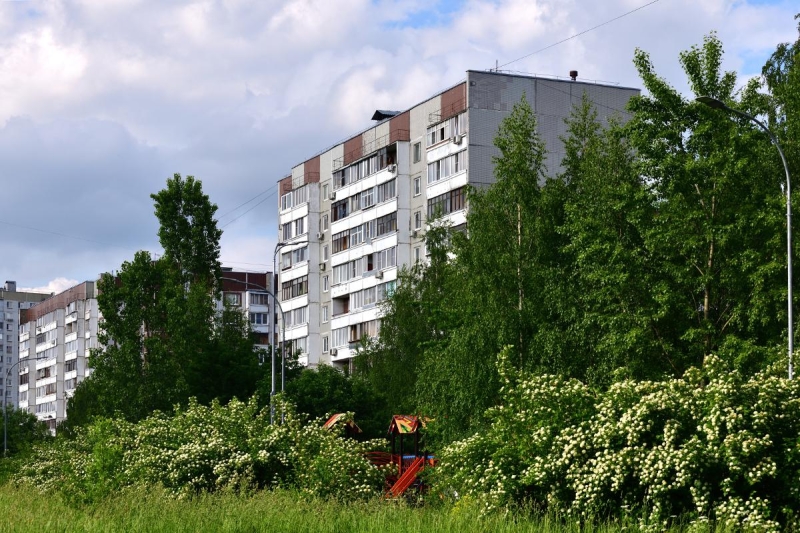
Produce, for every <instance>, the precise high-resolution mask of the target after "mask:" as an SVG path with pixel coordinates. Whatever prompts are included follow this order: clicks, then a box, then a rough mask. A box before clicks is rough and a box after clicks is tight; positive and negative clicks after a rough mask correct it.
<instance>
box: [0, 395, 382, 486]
mask: <svg viewBox="0 0 800 533" xmlns="http://www.w3.org/2000/svg"><path fill="white" fill-rule="evenodd" d="M277 409H278V411H277V412H278V413H281V412H284V413H285V421H284V422H283V423H280V424H275V425H270V423H269V419H270V414H269V409H268V408H266V409H262V410H259V408H258V406H257V402H256V400H255V399H252V400H250V401H249V402H248V403H243V402H240V401H238V400H232V401H231V402H230V403H228V405H225V406H222V405H220V404H219V403H218V402H213V403H212V404H211V405H210V406H203V405H200V404H198V403H197V401H195V400H190V402H189V405H188V406H187V407H186V408H184V409H181V408H176V414H175V415H174V416H166V415H164V414H161V413H154V414H153V415H151V416H150V417H148V418H146V419H144V420H142V421H141V422H139V423H137V424H131V423H128V422H125V421H123V420H108V419H101V420H98V421H96V422H94V423H93V424H91V425H89V426H87V427H85V428H79V429H77V430H76V434H75V436H74V438H72V439H69V440H68V439H58V440H57V442H55V443H54V444H52V445H49V446H46V445H44V446H40V447H38V448H36V449H35V450H34V453H33V455H32V457H31V458H30V460H28V461H27V462H26V463H25V465H24V466H23V468H22V469H21V470H20V473H19V474H18V475H17V476H16V480H17V481H18V482H29V483H31V484H33V485H35V486H38V487H40V488H41V489H42V490H44V491H60V492H62V493H64V494H65V495H66V496H67V497H68V498H69V499H71V500H77V501H81V502H93V501H97V500H99V499H101V498H103V497H105V496H106V495H108V494H110V493H111V492H113V491H115V490H118V489H120V488H122V487H125V486H131V485H137V484H149V485H152V484H158V485H163V486H164V487H165V488H167V489H168V490H169V491H171V492H172V493H173V494H176V495H192V494H196V493H199V492H210V491H216V490H219V489H233V490H236V491H250V490H257V489H264V488H273V487H279V486H285V487H293V488H297V489H299V490H301V491H303V492H305V493H306V494H310V495H320V496H333V497H337V498H341V499H348V500H354V499H362V498H364V497H368V496H371V495H374V494H376V493H377V492H378V491H379V490H380V489H381V487H382V482H383V474H382V473H381V471H380V470H379V469H377V468H375V467H373V466H372V465H371V464H370V463H369V462H368V461H367V460H366V459H365V457H364V452H366V451H368V450H372V449H380V448H382V447H383V443H382V442H380V441H369V442H363V443H358V442H355V441H353V440H351V439H345V438H342V437H341V436H340V435H338V434H336V433H332V432H330V431H328V430H325V429H323V428H322V427H321V421H320V420H314V421H312V422H310V423H308V424H306V425H303V424H301V423H300V421H299V419H298V418H297V417H296V416H295V413H294V410H293V409H292V407H291V406H290V405H288V404H285V403H279V405H278V407H277Z"/></svg>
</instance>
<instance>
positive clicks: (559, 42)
mask: <svg viewBox="0 0 800 533" xmlns="http://www.w3.org/2000/svg"><path fill="white" fill-rule="evenodd" d="M659 1H660V0H652V1H651V2H648V3H647V4H644V5H641V6H639V7H637V8H635V9H631V10H630V11H628V12H627V13H623V14H622V15H619V16H617V17H614V18H613V19H609V20H607V21H605V22H603V23H601V24H598V25H597V26H592V27H591V28H589V29H588V30H583V31H582V32H579V33H576V34H575V35H570V36H569V37H567V38H566V39H561V40H560V41H558V42H557V43H553V44H551V45H548V46H545V47H544V48H540V49H539V50H536V51H535V52H531V53H530V54H527V55H524V56H522V57H519V58H517V59H514V60H513V61H509V62H508V63H504V64H502V65H499V66H497V67H495V68H496V69H497V70H499V69H501V68H502V67H506V66H508V65H510V64H512V63H516V62H517V61H522V60H523V59H525V58H528V57H531V56H532V55H534V54H538V53H539V52H544V51H545V50H549V49H550V48H553V47H554V46H558V45H559V44H563V43H565V42H567V41H569V40H571V39H574V38H575V37H580V36H581V35H584V34H586V33H589V32H590V31H593V30H596V29H597V28H602V27H603V26H605V25H607V24H611V23H612V22H614V21H617V20H619V19H621V18H623V17H627V16H628V15H630V14H631V13H635V12H637V11H639V10H640V9H644V8H646V7H648V6H652V5H653V4H655V3H657V2H659Z"/></svg>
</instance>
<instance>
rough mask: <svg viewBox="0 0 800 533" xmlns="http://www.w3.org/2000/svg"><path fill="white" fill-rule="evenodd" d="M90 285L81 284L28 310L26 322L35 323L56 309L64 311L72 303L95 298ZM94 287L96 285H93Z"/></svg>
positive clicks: (86, 283) (87, 283)
mask: <svg viewBox="0 0 800 533" xmlns="http://www.w3.org/2000/svg"><path fill="white" fill-rule="evenodd" d="M89 283H91V282H84V283H81V284H80V285H76V286H74V287H72V288H71V289H67V290H65V291H64V292H62V293H60V294H56V295H55V296H53V297H52V298H48V299H47V300H45V301H43V302H42V303H39V304H36V305H35V306H33V307H31V308H30V309H28V312H27V313H25V314H26V317H25V319H26V320H25V321H26V322H35V321H36V320H37V319H39V318H40V317H43V316H44V315H46V314H47V313H51V312H53V311H55V310H56V309H63V308H65V307H66V306H67V305H68V304H71V303H72V302H75V301H77V300H85V299H86V298H87V297H88V298H94V291H93V290H92V287H89V286H88V285H89ZM92 286H94V283H92Z"/></svg>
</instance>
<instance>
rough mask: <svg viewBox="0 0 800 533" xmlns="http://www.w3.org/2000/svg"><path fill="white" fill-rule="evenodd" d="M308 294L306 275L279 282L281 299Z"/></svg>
mask: <svg viewBox="0 0 800 533" xmlns="http://www.w3.org/2000/svg"><path fill="white" fill-rule="evenodd" d="M304 294H308V276H307V275H306V276H302V277H299V278H296V279H293V280H289V281H284V282H283V284H281V300H291V299H292V298H297V297H298V296H302V295H304Z"/></svg>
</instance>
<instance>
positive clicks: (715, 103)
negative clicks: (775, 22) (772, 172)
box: [697, 96, 794, 379]
mask: <svg viewBox="0 0 800 533" xmlns="http://www.w3.org/2000/svg"><path fill="white" fill-rule="evenodd" d="M697 101H698V102H700V103H701V104H705V105H707V106H708V107H711V108H713V109H719V110H721V111H727V112H729V113H733V114H734V115H739V116H740V117H744V118H746V119H747V120H749V121H751V122H754V123H755V124H757V125H758V126H759V127H760V128H761V129H762V130H764V131H765V132H766V134H767V135H768V136H769V138H770V140H771V141H772V144H774V145H775V148H777V149H778V153H779V154H780V155H781V161H782V162H783V170H784V171H785V172H786V257H787V259H786V266H787V269H788V271H789V275H788V285H787V286H788V293H789V294H788V300H789V302H788V310H789V347H788V349H789V379H793V378H794V366H793V363H792V355H793V353H794V334H793V329H792V302H793V298H792V182H791V179H790V177H789V165H788V164H787V163H786V157H785V156H784V155H783V150H782V149H781V145H780V143H778V138H777V137H775V135H774V134H773V133H772V132H771V131H770V130H769V128H767V126H766V125H765V124H764V123H763V122H761V121H760V120H758V119H757V118H756V117H754V116H752V115H749V114H747V113H745V112H744V111H739V110H738V109H733V108H732V107H728V106H727V105H725V104H724V103H723V102H721V101H719V100H717V99H716V98H711V97H710V96H699V97H698V98H697Z"/></svg>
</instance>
